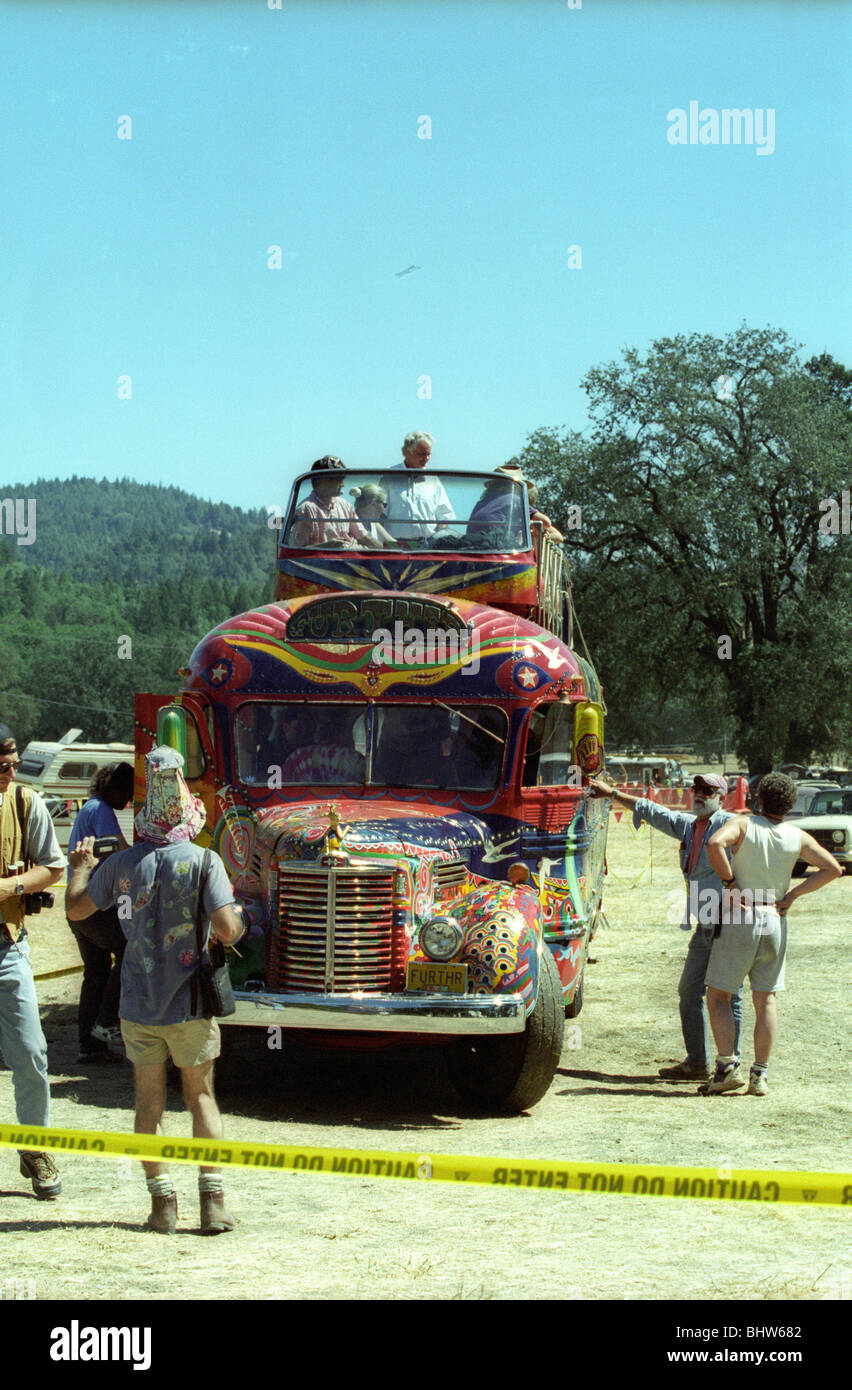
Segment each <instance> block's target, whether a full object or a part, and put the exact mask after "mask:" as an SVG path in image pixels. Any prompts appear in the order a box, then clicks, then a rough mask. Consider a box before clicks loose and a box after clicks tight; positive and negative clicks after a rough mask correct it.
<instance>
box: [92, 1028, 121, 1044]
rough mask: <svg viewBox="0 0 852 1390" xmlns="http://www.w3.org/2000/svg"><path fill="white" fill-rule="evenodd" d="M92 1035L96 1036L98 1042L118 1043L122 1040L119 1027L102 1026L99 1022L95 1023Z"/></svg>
mask: <svg viewBox="0 0 852 1390" xmlns="http://www.w3.org/2000/svg"><path fill="white" fill-rule="evenodd" d="M92 1037H93V1038H97V1040H98V1042H104V1043H120V1042H122V1041H123V1039H122V1036H121V1029H120V1028H103V1027H102V1026H101V1024H100V1023H96V1024H95V1026H94V1027H93V1029H92Z"/></svg>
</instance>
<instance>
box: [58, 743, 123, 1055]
mask: <svg viewBox="0 0 852 1390" xmlns="http://www.w3.org/2000/svg"><path fill="white" fill-rule="evenodd" d="M132 798H133V768H132V767H131V765H130V763H109V764H108V765H107V766H106V767H102V768H101V769H100V770H99V771H98V772H97V773H96V775H95V777H94V778H93V779H92V785H91V786H90V788H89V800H88V801H87V802H86V804H85V805H84V806H82V807H81V808H80V810H79V812H78V813H77V817H76V819H75V821H74V825H73V828H72V830H71V835H70V838H69V845H70V847H72V848H74V847H76V846H77V845H78V844H79V843H80V842H81V841H82V840H84V839H86V838H87V837H88V836H94V838H95V839H96V840H99V839H103V838H105V837H107V836H113V837H115V839H117V841H118V848H119V849H120V850H123V849H127V848H128V845H127V841H126V840H125V838H124V836H123V835H122V833H121V828H120V826H119V824H118V821H117V819H116V815H115V813H116V811H122V810H124V807H125V806H126V805H127V803H128V802H129V801H130V800H132ZM68 878H69V880H70V878H71V867H70V865H69V868H68ZM68 925H69V926H70V928H71V930H72V931H73V933H74V937H75V939H76V942H77V946H78V947H79V951H80V957H81V959H82V961H83V984H82V986H81V989H80V1007H79V1011H78V1014H77V1031H78V1035H79V1039H80V1055H79V1057H78V1058H77V1061H78V1062H120V1061H121V1056H120V1054H119V1053H117V1052H111V1051H110V1047H109V1044H110V1043H119V1042H121V1030H120V1029H119V1026H118V999H119V994H120V991H121V962H122V960H123V958H124V947H125V945H126V942H125V937H124V932H123V931H122V930H121V923H120V922H119V920H118V911H117V909H116V908H114V907H111V908H108V909H107V910H106V912H95V913H93V914H92V916H91V917H87V918H86V920H85V921H84V922H71V921H69V923H68Z"/></svg>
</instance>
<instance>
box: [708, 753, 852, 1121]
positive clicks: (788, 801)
mask: <svg viewBox="0 0 852 1390" xmlns="http://www.w3.org/2000/svg"><path fill="white" fill-rule="evenodd" d="M796 795H797V789H796V784H795V782H794V781H793V780H792V778H790V777H785V776H784V774H783V773H781V772H770V773H769V774H768V775H767V776H766V777H764V778H763V780H762V781H761V783H760V786H759V787H758V789H757V799H758V804H759V807H760V812H761V814H760V815H755V816H734V817H733V819H732V820H729V821H728V822H727V823H726V824H725V825H723V826H722V828H721V829H720V830H717V831H716V832H715V834H714V835H713V836H712V837H711V839H710V843H709V845H708V847H707V857H708V859H709V861H710V863H711V864H712V866H713V868H714V869H715V871H716V873H717V874H718V875H719V877H720V879H721V880H722V884H723V886H724V887H725V888H726V889H728V890H729V891H728V892H726V893H725V894H724V895H723V915H722V921H721V925H720V928H719V935H718V936H717V937H716V938H715V940H714V942H713V949H712V950H711V952H710V960H709V962H708V965H707V1012H708V1014H709V1015H710V1026H711V1028H712V1029H713V1037H714V1038H715V1041H716V1047H717V1048H718V1052H719V1055H718V1056H717V1058H716V1071H715V1074H714V1076H713V1078H712V1079H711V1080H710V1081H708V1082H707V1084H706V1086H702V1087H700V1088H699V1089H700V1090H701V1091H702V1092H703V1093H704V1094H705V1095H719V1094H721V1093H722V1092H724V1091H736V1090H739V1088H740V1087H741V1086H744V1085H745V1084H746V1081H745V1077H744V1076H743V1075H742V1073H741V1071H740V1067H739V1062H738V1059H737V1057H736V1054H735V1053H734V1035H733V1027H732V1021H731V995H732V994H735V993H736V991H737V990H738V989H739V988H740V986H741V985H742V983H743V981H744V980H745V977H746V975H748V977H749V982H750V984H751V992H752V993H751V997H752V1000H753V1001H754V1014H755V1018H754V1062H753V1064H752V1067H751V1070H750V1073H749V1082H748V1091H747V1093H746V1094H747V1095H750V1096H765V1095H766V1089H767V1087H766V1074H767V1071H768V1069H769V1054H770V1052H771V1051H772V1044H773V1042H774V1041H775V1034H776V1031H777V1027H778V1015H777V1009H776V1003H775V995H776V992H777V991H778V990H780V989H784V956H785V953H786V949H787V912H788V910H789V908H790V906H791V905H792V903H794V902H795V900H796V898H800V897H801V896H802V895H803V894H804V893H814V892H816V890H817V889H818V888H822V887H823V886H824V885H825V884H826V883H830V882H831V880H832V879H833V878H839V877H840V876H841V874H842V873H843V870H842V869H841V867H840V865H839V864H838V862H837V860H836V859H835V858H834V857H833V855H831V854H829V852H828V850H827V849H823V847H822V845H820V844H818V843H817V841H816V840H815V839H814V838H813V836H812V835H809V834H808V833H807V831H806V830H800V829H799V828H798V826H796V825H795V824H790V825H785V824H784V817H785V816H786V815H787V813H788V811H790V810H791V809H792V807H793V805H794V804H795V801H796ZM728 852H730V854H731V856H732V861H731V860H729V859H728ZM797 859H803V860H804V861H805V863H806V864H812V865H813V866H814V868H815V869H816V870H817V872H816V873H815V874H811V875H810V876H809V877H808V878H806V879H803V880H802V882H801V883H799V884H798V886H797V887H796V888H793V889H792V890H791V889H790V875H791V874H792V872H793V866H794V864H795V863H796V860H797ZM732 862H733V867H731V863H732Z"/></svg>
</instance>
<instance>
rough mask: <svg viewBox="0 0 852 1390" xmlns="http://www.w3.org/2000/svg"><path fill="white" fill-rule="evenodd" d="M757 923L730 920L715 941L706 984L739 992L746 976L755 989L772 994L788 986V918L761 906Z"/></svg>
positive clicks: (733, 992)
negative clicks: (786, 976)
mask: <svg viewBox="0 0 852 1390" xmlns="http://www.w3.org/2000/svg"><path fill="white" fill-rule="evenodd" d="M754 918H755V921H754V924H753V925H746V923H745V922H743V923H742V924H741V925H739V926H737V925H736V924H734V923H727V924H725V925H724V926H723V927H722V930H721V932H720V933H719V935H718V936H717V937H716V940H715V941H714V942H713V949H712V950H711V952H710V959H709V961H708V962H707V975H706V977H705V983H706V984H708V985H710V986H711V987H712V988H713V989H721V990H724V991H725V993H726V994H736V992H737V990H738V989H739V987H740V985H741V984H742V983H743V981H744V980H745V978H746V975H747V976H748V978H749V983H750V985H751V987H752V989H756V990H758V991H760V992H761V993H766V994H771V993H775V992H776V991H778V990H781V989H784V987H785V986H784V957H785V955H786V953H787V918H786V917H779V916H778V915H777V914H776V913H774V912H773V913H766V912H762V911H761V910H760V909H758V910H757V911H756V912H755V914H754Z"/></svg>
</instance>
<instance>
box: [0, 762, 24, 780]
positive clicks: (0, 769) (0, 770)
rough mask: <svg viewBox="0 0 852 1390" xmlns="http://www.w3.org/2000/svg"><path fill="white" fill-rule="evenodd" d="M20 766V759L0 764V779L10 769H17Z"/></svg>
mask: <svg viewBox="0 0 852 1390" xmlns="http://www.w3.org/2000/svg"><path fill="white" fill-rule="evenodd" d="M20 766H21V760H20V758H16V759H15V761H14V762H13V763H0V777H5V775H6V773H7V772H8V771H9V770H10V768H18V767H20Z"/></svg>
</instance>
